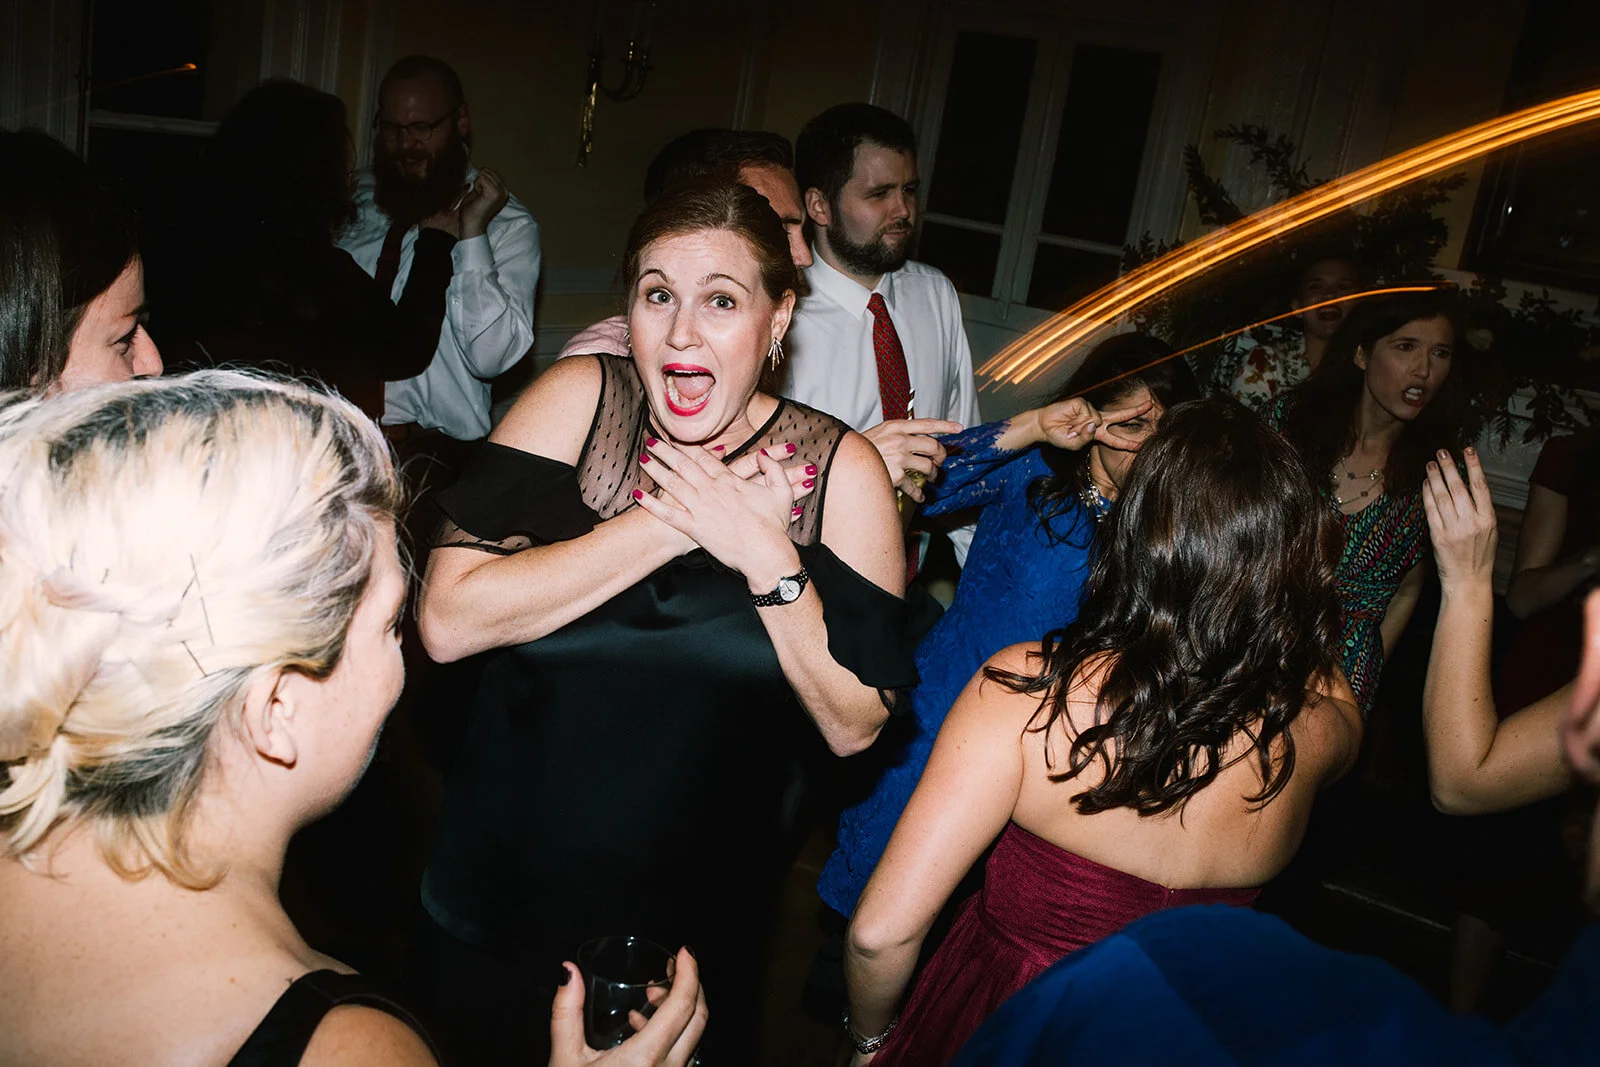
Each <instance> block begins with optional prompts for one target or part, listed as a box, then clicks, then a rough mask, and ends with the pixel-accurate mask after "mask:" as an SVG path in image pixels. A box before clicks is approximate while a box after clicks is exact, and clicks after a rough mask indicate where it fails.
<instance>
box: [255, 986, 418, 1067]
mask: <svg viewBox="0 0 1600 1067" xmlns="http://www.w3.org/2000/svg"><path fill="white" fill-rule="evenodd" d="M344 1004H354V1005H357V1006H360V1007H363V1008H377V1009H378V1010H379V1011H386V1012H388V1013H389V1014H390V1015H393V1016H394V1017H395V1018H396V1019H399V1020H400V1021H401V1022H403V1023H405V1024H406V1025H407V1026H409V1027H411V1029H413V1030H415V1031H416V1032H417V1036H418V1037H420V1038H422V1040H423V1043H424V1044H426V1045H427V1046H428V1050H429V1051H430V1052H432V1053H433V1058H434V1059H436V1060H437V1059H439V1050H438V1049H437V1048H435V1047H434V1044H433V1042H432V1041H431V1040H429V1038H428V1034H427V1031H425V1030H423V1028H422V1024H421V1023H419V1022H418V1021H417V1019H416V1017H415V1016H414V1015H412V1014H411V1013H410V1012H409V1011H407V1010H406V1009H405V1008H404V1007H402V1006H401V1005H400V1003H399V1002H398V1001H396V1000H394V999H393V998H392V997H390V996H389V995H388V994H387V993H385V992H384V991H383V989H382V987H381V986H380V985H379V983H377V982H375V981H373V980H372V979H370V978H368V977H366V976H365V975H360V974H340V973H339V972H338V971H328V970H322V971H312V972H311V973H310V974H306V975H302V976H301V977H300V978H298V979H296V981H295V983H294V984H293V985H291V986H290V987H289V988H288V989H286V990H284V992H283V996H281V997H279V998H278V1001H277V1003H276V1004H274V1005H272V1010H271V1011H269V1012H267V1015H266V1018H264V1019H262V1020H261V1023H260V1025H258V1026H257V1027H256V1028H255V1030H254V1031H252V1032H251V1034H250V1036H249V1037H248V1038H246V1039H245V1043H244V1044H243V1045H241V1046H240V1047H239V1051H238V1052H236V1053H235V1054H234V1057H233V1059H231V1060H229V1061H228V1067H294V1065H295V1064H297V1063H299V1062H300V1057H301V1056H304V1055H305V1051H306V1046H308V1045H310V1044H311V1035H312V1034H313V1033H315V1032H316V1029H317V1027H318V1026H319V1025H320V1024H321V1023H322V1019H323V1016H325V1015H327V1014H328V1012H330V1011H332V1010H333V1009H334V1008H337V1007H339V1006H340V1005H344ZM441 1062H442V1061H441Z"/></svg>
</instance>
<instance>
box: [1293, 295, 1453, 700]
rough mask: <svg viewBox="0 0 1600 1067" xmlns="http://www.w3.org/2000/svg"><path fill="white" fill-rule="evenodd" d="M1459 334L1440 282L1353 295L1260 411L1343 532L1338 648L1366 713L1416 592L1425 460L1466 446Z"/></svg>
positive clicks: (1423, 534)
mask: <svg viewBox="0 0 1600 1067" xmlns="http://www.w3.org/2000/svg"><path fill="white" fill-rule="evenodd" d="M1462 333H1463V329H1462V320H1461V314H1460V311H1459V307H1458V305H1457V303H1456V300H1455V297H1454V295H1453V294H1452V293H1450V292H1448V291H1444V290H1434V291H1432V292H1426V293H1408V294H1406V295H1404V296H1397V297H1391V298H1388V299H1385V300H1373V301H1370V302H1365V303H1362V304H1359V305H1358V306H1357V307H1356V308H1355V310H1354V311H1352V312H1351V313H1350V317H1349V318H1347V319H1346V320H1345V322H1344V324H1343V325H1341V326H1340V327H1339V330H1338V332H1337V333H1336V334H1334V336H1333V339H1332V340H1331V341H1329V342H1328V350H1327V354H1326V355H1325V356H1324V357H1323V360H1322V364H1321V365H1320V366H1319V367H1318V368H1317V370H1316V373H1315V374H1313V375H1312V376H1311V377H1310V378H1308V379H1307V380H1306V382H1305V384H1303V385H1301V386H1300V387H1299V388H1297V389H1295V390H1294V391H1293V392H1292V393H1290V394H1289V395H1288V396H1285V397H1281V398H1280V399H1279V400H1278V401H1277V402H1276V403H1275V404H1274V405H1273V407H1272V409H1271V411H1270V412H1269V413H1268V416H1267V418H1268V421H1269V422H1271V423H1272V425H1273V427H1274V428H1276V429H1278V430H1280V431H1282V433H1283V435H1284V436H1285V437H1286V438H1288V439H1289V442H1290V443H1291V444H1292V445H1294V447H1295V449H1296V450H1297V451H1298V452H1299V453H1300V455H1301V458H1303V459H1304V460H1305V462H1306V466H1307V467H1309V468H1310V469H1311V471H1312V472H1313V476H1314V477H1316V478H1317V479H1318V480H1319V483H1320V484H1321V486H1322V487H1323V488H1322V493H1323V496H1324V498H1325V499H1326V500H1327V501H1328V504H1329V505H1331V510H1332V511H1333V513H1334V515H1335V517H1336V518H1337V519H1338V522H1339V525H1340V527H1341V528H1342V529H1343V530H1344V550H1343V553H1342V555H1341V556H1340V559H1339V568H1338V580H1339V599H1340V601H1341V602H1342V603H1343V605H1344V636H1343V640H1342V642H1341V649H1340V651H1341V655H1342V657H1343V661H1344V671H1345V675H1346V677H1348V678H1349V679H1350V686H1351V688H1352V689H1353V690H1354V692H1355V695H1356V699H1357V701H1359V703H1360V705H1361V709H1362V712H1363V714H1364V713H1366V712H1367V711H1368V710H1370V708H1371V706H1372V699H1373V696H1374V695H1375V694H1376V692H1377V689H1378V678H1379V676H1380V675H1381V674H1382V672H1383V662H1384V659H1385V657H1386V656H1387V655H1388V654H1389V653H1390V652H1391V651H1393V649H1394V646H1395V642H1397V641H1398V640H1400V635H1401V634H1402V633H1403V632H1405V628H1406V623H1408V622H1409V621H1410V620H1411V613H1412V611H1413V610H1414V609H1415V608H1416V605H1417V597H1418V595H1419V594H1420V593H1421V591H1422V580H1423V567H1424V562H1423V557H1424V554H1425V553H1426V552H1427V549H1428V541H1427V533H1428V524H1427V517H1426V516H1425V515H1424V514H1423V512H1422V497H1421V495H1420V491H1421V488H1422V479H1423V473H1424V468H1425V465H1426V464H1427V463H1428V461H1429V460H1431V459H1432V458H1433V455H1434V453H1435V452H1437V451H1438V450H1439V449H1460V448H1461V446H1462V445H1463V444H1464V443H1465V441H1464V440H1463V437H1464V428H1465V426H1466V423H1467V396H1466V384H1465V381H1464V378H1463V376H1462V375H1461V373H1460V371H1459V368H1456V367H1455V363H1456V362H1457V353H1458V352H1459V351H1460V349H1461V346H1460V344H1459V342H1460V340H1461V337H1462Z"/></svg>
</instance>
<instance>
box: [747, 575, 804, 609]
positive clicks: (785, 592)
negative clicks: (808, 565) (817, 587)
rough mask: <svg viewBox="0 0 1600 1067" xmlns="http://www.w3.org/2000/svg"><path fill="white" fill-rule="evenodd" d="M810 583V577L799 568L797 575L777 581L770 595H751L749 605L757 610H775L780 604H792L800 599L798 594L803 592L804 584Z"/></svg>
mask: <svg viewBox="0 0 1600 1067" xmlns="http://www.w3.org/2000/svg"><path fill="white" fill-rule="evenodd" d="M809 581H811V575H809V574H807V573H806V569H805V568H804V567H801V568H800V570H799V572H798V573H795V574H791V575H789V576H788V577H787V578H779V579H778V587H777V588H776V589H774V590H773V591H772V592H770V593H751V594H750V603H752V604H754V605H755V606H756V607H758V608H775V607H778V606H779V605H782V604H793V603H794V602H795V601H796V600H799V599H800V594H801V593H803V592H805V589H806V583H807V582H809Z"/></svg>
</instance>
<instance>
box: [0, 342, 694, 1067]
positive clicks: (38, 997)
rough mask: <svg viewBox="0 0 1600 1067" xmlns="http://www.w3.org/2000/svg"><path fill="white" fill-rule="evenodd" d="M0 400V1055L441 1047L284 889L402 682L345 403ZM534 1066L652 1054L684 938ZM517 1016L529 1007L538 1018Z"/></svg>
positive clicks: (685, 1026)
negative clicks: (328, 951)
mask: <svg viewBox="0 0 1600 1067" xmlns="http://www.w3.org/2000/svg"><path fill="white" fill-rule="evenodd" d="M8 399H9V400H10V402H9V403H6V404H4V405H0V469H4V470H5V471H6V477H5V478H4V480H3V481H0V675H3V676H4V678H5V680H6V681H5V685H4V686H3V687H0V900H4V901H5V906H4V907H0V1062H4V1063H28V1064H34V1063H94V1064H107V1065H119V1064H129V1065H134V1064H137V1065H144V1064H152V1063H185V1064H200V1065H217V1067H221V1065H224V1064H236V1065H240V1067H244V1065H250V1067H268V1065H293V1064H304V1065H308V1067H321V1065H329V1067H331V1065H339V1067H354V1065H362V1064H371V1065H372V1067H378V1065H384V1067H390V1065H416V1067H425V1065H432V1064H435V1063H436V1062H437V1060H436V1058H435V1056H434V1054H433V1052H432V1050H431V1047H430V1045H429V1043H428V1040H427V1038H426V1037H425V1036H424V1034H423V1033H422V1032H421V1030H420V1028H419V1027H418V1025H417V1023H416V1022H415V1021H414V1020H413V1019H412V1017H411V1016H410V1015H409V1014H408V1013H407V1012H406V1011H405V1009H404V1008H402V1007H400V1006H399V1005H398V1004H397V1003H395V1002H394V1001H392V1000H390V999H389V998H388V997H386V996H385V995H384V994H383V993H382V992H381V991H380V990H379V989H378V988H377V987H376V986H375V985H373V984H372V983H370V982H368V981H366V980H364V979H363V978H361V976H359V975H355V974H353V973H351V972H350V969H349V968H348V967H346V966H344V965H343V964H341V963H339V962H338V961H337V960H334V959H330V958H329V957H327V956H324V955H323V954H321V953H320V952H318V951H316V950H315V949H314V948H312V947H311V946H310V945H308V944H306V943H305V941H304V940H302V939H301V937H300V935H299V934H298V933H297V932H296V930H295V928H294V926H293V924H292V923H291V922H290V921H289V918H288V916H287V915H285V914H284V911H283V908H282V906H281V905H280V904H279V901H278V895H277V894H278V880H279V875H280V874H281V871H282V867H283V857H284V851H285V849H286V848H287V846H288V842H289V838H290V837H291V836H292V835H293V834H294V833H295V831H296V830H298V829H299V828H301V827H303V826H305V825H306V824H308V823H310V822H312V821H314V820H315V819H318V818H320V817H321V816H323V815H325V814H326V813H327V812H328V811H330V810H331V809H332V808H334V807H335V806H337V805H338V804H339V802H340V801H341V800H342V799H343V798H344V797H345V796H346V795H347V794H348V793H349V792H350V790H351V789H352V788H353V787H354V785H355V783H356V780H357V779H358V778H359V777H360V775H361V773H362V771H363V770H364V769H365V767H366V765H367V761H368V760H369V759H370V758H371V755H372V751H373V748H374V746H375V744H376V742H377V737H378V731H379V729H380V728H381V727H382V725H383V720H384V718H385V716H386V715H387V714H388V711H389V708H390V706H391V705H392V704H393V703H394V700H395V697H396V696H397V695H398V694H399V692H400V687H401V684H402V682H403V680H404V667H403V665H402V662H401V658H400V647H399V639H398V619H399V616H400V612H401V610H402V608H403V605H404V600H405V588H406V581H405V573H404V570H403V569H402V567H401V563H400V558H399V553H398V552H397V551H396V547H395V535H394V515H395V510H396V507H397V506H398V504H399V496H400V489H399V483H398V482H397V480H396V477H395V471H394V467H393V465H392V463H391V461H390V458H389V452H388V448H387V446H386V445H385V443H384V440H383V438H382V436H381V435H380V434H379V432H378V429H377V427H376V426H374V425H373V424H372V423H371V422H369V421H368V420H367V419H365V418H364V417H362V415H361V414H360V412H359V411H357V410H356V409H355V408H354V407H353V406H352V405H350V404H349V403H348V402H347V401H345V400H342V399H340V398H338V397H335V396H331V395H328V394H326V393H323V392H320V391H317V390H315V389H312V388H309V387H306V386H303V385H300V384H298V383H293V382H288V381H281V380H274V379H268V378H260V377H252V376H248V375H244V374H240V373H236V372H227V371H204V372H199V373H196V374H193V375H187V376H183V377H178V378H168V379H152V380H148V381H135V382H126V383H122V384H115V385H104V386H101V387H99V388H96V389H84V390H78V391H74V392H70V393H66V394H62V395H59V396H51V397H48V398H46V397H42V396H40V395H38V394H37V393H35V394H34V395H32V396H30V397H24V398H8ZM582 997H583V993H582V983H581V982H577V983H568V988H566V989H564V990H563V991H562V995H561V998H560V1000H559V1001H558V1004H557V1011H556V1014H555V1017H554V1020H553V1023H554V1032H555V1035H556V1038H557V1054H556V1057H555V1058H554V1059H553V1060H552V1064H553V1065H554V1067H577V1065H580V1064H588V1063H602V1064H606V1065H611V1064H615V1065H616V1067H625V1065H626V1067H639V1065H643V1064H671V1065H673V1067H681V1065H683V1064H685V1063H687V1062H688V1061H689V1059H690V1058H691V1056H692V1053H693V1048H694V1044H695V1043H696V1041H697V1040H698V1038H699V1034H700V1032H701V1031H702V1030H703V1028H704V1025H705V1005H704V1000H703V999H701V998H700V996H699V987H698V982H697V980H696V966H695V961H694V959H693V957H692V956H690V955H689V954H688V953H686V952H685V953H680V954H679V956H678V959H677V974H676V977H675V979H674V982H673V987H672V991H671V993H670V994H669V995H668V996H667V997H666V998H665V999H664V1000H663V1002H662V1003H661V1004H660V1005H659V1011H658V1012H657V1013H656V1016H655V1018H654V1019H652V1020H651V1022H650V1023H649V1024H648V1025H646V1026H645V1027H644V1032H643V1033H641V1034H639V1035H638V1036H636V1037H635V1038H632V1039H630V1040H629V1041H628V1042H626V1043H625V1044H623V1045H622V1046H621V1047H619V1048H618V1049H616V1050H615V1051H614V1052H611V1053H607V1054H605V1055H603V1056H602V1055H601V1054H598V1053H595V1052H593V1051H591V1050H588V1049H586V1048H584V1047H583V1044H582V1030H581V1026H576V1025H575V1022H574V1020H575V1019H576V1017H577V1015H578V1014H580V1013H581V1003H582ZM536 1025H537V1024H536Z"/></svg>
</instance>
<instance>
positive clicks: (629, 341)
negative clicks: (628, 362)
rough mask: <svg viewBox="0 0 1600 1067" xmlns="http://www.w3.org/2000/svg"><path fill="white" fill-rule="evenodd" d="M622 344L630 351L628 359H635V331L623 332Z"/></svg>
mask: <svg viewBox="0 0 1600 1067" xmlns="http://www.w3.org/2000/svg"><path fill="white" fill-rule="evenodd" d="M622 343H623V344H624V345H625V346H626V347H627V349H628V358H629V359H632V358H633V331H632V330H623V331H622Z"/></svg>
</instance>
